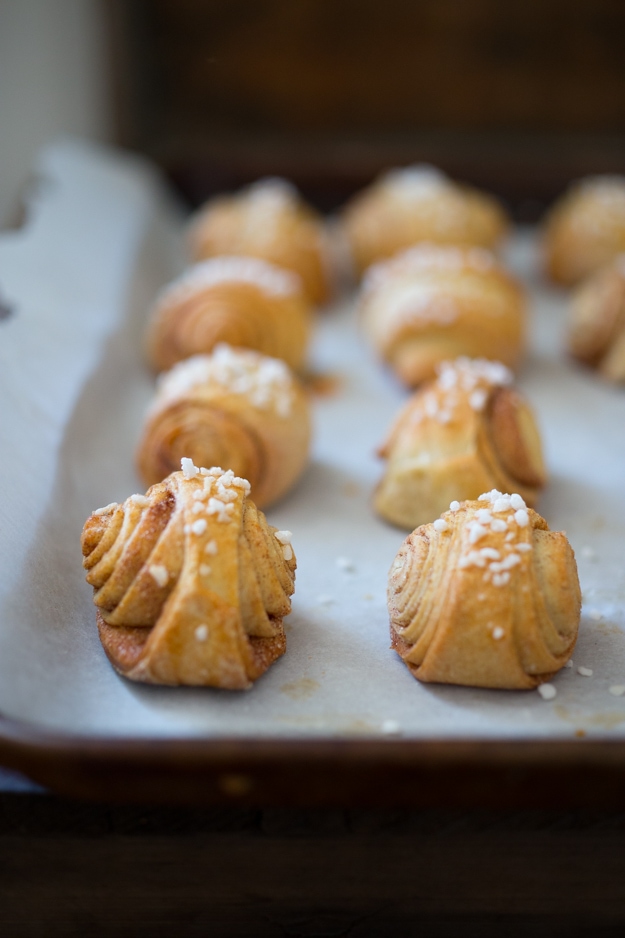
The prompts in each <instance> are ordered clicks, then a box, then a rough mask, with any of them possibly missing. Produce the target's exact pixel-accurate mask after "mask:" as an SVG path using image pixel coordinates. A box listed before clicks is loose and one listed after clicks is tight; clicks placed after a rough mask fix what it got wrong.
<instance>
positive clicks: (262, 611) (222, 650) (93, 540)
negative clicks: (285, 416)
mask: <svg viewBox="0 0 625 938" xmlns="http://www.w3.org/2000/svg"><path fill="white" fill-rule="evenodd" d="M248 493H249V483H248V482H247V481H246V480H245V479H240V478H237V477H236V476H235V475H234V473H233V472H223V471H222V470H221V469H210V470H206V469H201V470H198V469H197V468H196V467H195V466H193V464H192V462H191V460H190V459H185V460H183V471H182V472H174V473H172V475H170V476H169V477H168V478H167V479H165V480H164V481H163V482H161V483H159V484H158V485H154V486H152V488H151V489H149V490H148V492H147V495H131V497H130V498H128V499H126V501H125V502H124V503H123V505H117V504H113V505H108V506H107V507H106V508H101V509H99V510H98V511H96V512H94V513H93V514H92V515H91V517H90V518H88V519H87V522H86V523H85V526H84V529H83V533H82V552H83V558H84V559H83V566H84V567H85V569H86V570H87V582H88V583H89V584H91V586H93V587H94V590H95V595H94V597H93V601H94V603H95V605H96V607H97V613H96V616H97V622H98V630H99V633H100V639H101V641H102V645H103V646H104V650H105V651H106V654H107V655H108V657H109V659H110V661H111V662H112V664H113V666H114V667H115V668H116V670H117V671H119V673H120V674H123V675H124V676H125V677H128V678H131V679H132V680H134V681H144V682H147V683H150V684H200V685H206V686H211V687H223V688H227V689H229V690H239V689H244V688H246V687H249V686H250V684H251V683H252V681H254V680H256V678H258V677H259V676H260V675H261V674H263V672H264V671H266V670H267V668H268V667H269V665H270V664H271V663H272V662H273V661H275V659H276V658H278V657H280V655H282V654H284V652H285V650H286V641H285V637H284V629H283V626H282V619H283V617H284V616H286V615H288V614H289V612H290V611H291V602H290V599H289V597H290V596H291V594H292V593H293V590H294V582H295V567H296V563H295V556H294V554H293V550H292V548H291V546H290V537H291V536H290V532H288V531H276V529H275V528H273V527H271V525H268V524H267V522H266V520H265V516H264V515H263V513H262V512H260V511H258V510H257V508H256V506H255V505H254V503H253V502H252V501H251V499H249V498H248V497H247V494H248Z"/></svg>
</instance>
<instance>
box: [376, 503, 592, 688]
mask: <svg viewBox="0 0 625 938" xmlns="http://www.w3.org/2000/svg"><path fill="white" fill-rule="evenodd" d="M454 508H455V510H453V511H452V510H450V511H447V512H445V513H444V515H443V516H442V518H439V519H438V520H437V521H435V522H434V523H432V524H425V525H422V526H421V527H419V528H417V529H416V531H413V532H412V534H410V535H409V536H408V537H407V538H406V540H405V541H404V543H403V545H402V547H401V548H400V550H399V553H398V554H397V557H396V558H395V560H394V562H393V565H392V567H391V570H390V573H389V584H388V607H389V615H390V626H391V641H392V647H393V648H394V649H395V650H396V651H397V652H398V654H399V655H400V656H401V657H402V659H403V660H404V661H405V662H406V664H407V665H408V667H409V668H410V670H411V671H412V673H413V675H414V676H415V677H416V678H418V680H420V681H426V682H439V683H442V684H464V685H468V686H472V687H499V688H508V689H510V690H515V689H523V688H532V687H536V686H537V685H538V684H542V683H543V682H545V681H548V680H549V678H551V677H552V676H553V675H554V674H555V673H556V671H558V670H559V669H560V668H561V667H563V665H565V664H566V662H567V661H568V659H569V658H570V656H571V653H572V651H573V647H574V645H575V641H576V638H577V630H578V627H579V619H580V613H581V592H580V587H579V580H578V577H577V567H576V564H575V555H574V553H573V550H572V549H571V546H570V544H569V542H568V541H567V539H566V536H565V535H564V534H563V533H559V532H555V531H550V530H549V527H548V525H547V523H546V522H545V520H544V519H543V518H541V516H540V515H538V514H536V512H535V511H532V509H527V508H526V507H525V505H524V502H523V499H522V498H521V497H520V496H519V495H516V494H515V495H512V496H510V495H502V494H501V492H496V491H494V492H489V493H487V494H486V495H482V496H480V498H479V499H478V500H477V501H465V502H462V503H461V504H460V505H457V504H456V505H455V506H454Z"/></svg>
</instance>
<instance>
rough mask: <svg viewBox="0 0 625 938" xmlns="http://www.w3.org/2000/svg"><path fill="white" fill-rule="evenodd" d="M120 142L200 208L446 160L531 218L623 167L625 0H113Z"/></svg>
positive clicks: (351, 187) (352, 186)
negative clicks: (245, 195) (262, 190)
mask: <svg viewBox="0 0 625 938" xmlns="http://www.w3.org/2000/svg"><path fill="white" fill-rule="evenodd" d="M106 6H107V11H108V24H107V25H108V28H109V29H110V40H111V47H110V48H111V55H112V64H113V68H112V77H113V79H114V89H115V97H114V102H115V107H114V127H115V136H116V138H117V140H118V141H119V142H120V143H122V144H123V145H125V146H130V147H133V148H137V149H139V150H141V151H143V152H145V153H147V154H149V155H150V156H151V157H153V158H154V159H155V160H156V161H157V162H158V163H160V164H161V165H162V166H163V167H164V168H165V169H166V171H167V173H168V174H169V175H170V176H171V178H172V179H173V180H174V181H175V183H176V184H177V185H178V186H179V188H180V189H181V190H182V192H183V193H184V195H185V196H186V197H187V199H188V200H189V201H190V202H191V203H193V204H195V203H197V202H198V201H200V200H201V199H203V198H205V197H206V196H207V195H209V194H210V193H212V192H214V191H215V190H217V189H220V188H224V187H225V188H230V187H234V186H238V185H240V184H241V183H244V182H248V181H249V180H251V179H254V178H256V177H258V176H259V175H263V174H267V173H270V174H279V175H285V176H288V177H289V178H291V179H293V180H294V181H295V182H296V183H297V184H298V185H299V186H300V187H301V188H302V190H303V191H304V193H305V194H306V195H307V196H308V197H309V198H310V199H311V200H312V201H314V202H315V203H316V204H317V205H319V206H320V207H322V208H326V209H330V208H334V207H335V206H336V205H338V204H339V203H340V202H341V201H342V200H344V199H345V198H346V197H347V196H348V195H350V194H351V193H352V192H353V191H355V190H356V189H357V188H358V187H360V186H362V185H363V184H365V183H366V182H368V181H369V180H370V179H371V177H372V176H373V175H374V174H376V173H377V172H379V171H380V170H381V169H383V168H385V167H390V166H394V165H400V164H406V163H410V162H413V161H427V162H431V163H434V164H436V165H437V166H440V167H441V168H443V169H444V170H446V171H447V172H449V173H450V174H452V175H454V176H457V177H458V178H461V179H463V180H465V181H468V182H472V183H474V184H476V185H479V186H483V187H484V188H486V189H490V190H492V191H494V192H496V193H498V194H499V195H500V196H503V197H504V198H505V199H506V201H507V202H508V203H509V205H510V206H511V207H512V209H513V210H514V211H515V213H516V215H517V217H519V216H520V217H522V218H533V217H536V216H537V215H538V214H539V213H540V211H541V209H542V208H543V207H544V205H545V204H547V203H548V202H549V201H551V200H552V199H553V198H554V197H555V196H556V195H557V194H558V193H559V192H560V191H561V190H562V189H563V187H564V186H565V185H566V184H567V183H568V182H569V181H570V180H571V179H574V178H576V177H578V176H580V175H584V174H588V173H595V172H623V171H625V126H624V124H623V118H624V116H625V3H623V2H622V0H620V2H619V0H592V2H590V0H524V2H502V0H290V2H289V0H203V2H202V0H117V2H115V3H112V4H107V5H106Z"/></svg>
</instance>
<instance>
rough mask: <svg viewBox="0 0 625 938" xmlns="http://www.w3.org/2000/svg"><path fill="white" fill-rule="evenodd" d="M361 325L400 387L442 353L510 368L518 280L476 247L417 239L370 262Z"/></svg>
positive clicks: (521, 308)
mask: <svg viewBox="0 0 625 938" xmlns="http://www.w3.org/2000/svg"><path fill="white" fill-rule="evenodd" d="M360 313H361V320H362V324H363V328H364V331H365V333H366V334H367V336H368V338H369V340H370V342H371V344H372V345H373V347H374V348H375V349H376V351H377V352H378V354H379V355H380V357H381V358H382V359H383V360H384V361H385V362H386V363H387V364H388V365H390V367H391V368H392V370H393V371H394V372H395V373H396V374H397V376H398V377H399V379H400V380H401V381H402V382H403V383H404V384H406V385H407V386H408V387H415V386H417V385H418V384H421V383H422V382H424V381H430V380H432V379H433V378H434V377H435V376H436V368H437V366H438V364H439V363H440V362H442V361H447V360H453V359H455V358H457V357H459V356H462V355H466V356H469V357H483V358H488V359H490V360H492V361H500V362H503V363H504V364H505V365H507V366H508V367H509V368H512V369H516V368H517V367H518V365H519V364H520V361H521V358H522V356H523V353H524V351H525V332H526V323H525V302H524V296H523V293H522V290H521V288H520V286H519V285H518V284H517V283H516V281H514V280H513V279H512V277H511V276H510V275H509V274H508V273H507V272H506V271H505V270H504V268H503V267H501V266H500V265H499V264H497V263H496V261H495V259H494V258H493V256H492V255H491V254H490V253H489V252H487V251H483V250H479V249H476V248H468V249H463V248H444V247H437V246H435V245H420V246H418V247H415V248H410V249H409V250H408V251H405V252H404V253H403V254H398V255H397V256H396V257H395V258H393V259H392V260H390V261H387V262H385V263H381V264H377V265H375V266H374V267H372V268H371V270H370V272H369V274H368V275H367V278H366V279H365V283H364V289H363V292H362V296H361V302H360Z"/></svg>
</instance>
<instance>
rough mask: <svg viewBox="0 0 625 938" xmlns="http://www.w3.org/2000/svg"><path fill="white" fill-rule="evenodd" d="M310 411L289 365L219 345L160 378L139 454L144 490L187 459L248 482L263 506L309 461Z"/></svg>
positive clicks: (280, 493)
mask: <svg viewBox="0 0 625 938" xmlns="http://www.w3.org/2000/svg"><path fill="white" fill-rule="evenodd" d="M310 435H311V429H310V409H309V404H308V399H307V397H306V394H305V392H304V390H303V388H302V386H301V384H300V383H299V381H298V380H297V379H296V378H295V377H294V375H293V374H292V372H291V371H290V370H289V368H288V367H287V366H286V365H285V364H284V362H281V361H278V360H277V359H274V358H269V357H267V356H265V355H261V354H259V353H257V352H252V351H249V350H247V349H233V348H230V346H227V345H219V346H217V347H216V348H215V350H214V351H213V353H212V354H211V355H196V356H194V357H193V358H189V359H187V360H186V361H184V362H179V363H178V364H177V365H175V366H174V367H173V368H172V370H171V371H169V372H167V373H165V374H164V375H162V376H161V379H160V384H159V389H158V392H157V395H156V397H155V400H154V402H153V404H152V407H151V409H150V411H149V413H148V416H147V420H146V423H145V426H144V429H143V434H142V437H141V440H140V443H139V447H138V450H137V466H138V470H139V473H140V475H141V478H142V479H143V481H144V483H145V484H146V485H153V484H154V483H155V482H159V481H161V479H163V478H165V476H167V475H169V474H170V472H172V471H174V470H175V468H176V466H179V465H180V460H181V459H182V457H183V456H190V457H191V458H192V459H193V460H194V462H195V463H196V464H197V465H203V466H206V465H209V466H213V465H215V466H217V465H218V466H223V467H224V468H225V469H232V470H233V471H234V472H235V474H236V475H238V476H242V477H243V478H245V479H248V480H249V482H250V484H251V485H252V491H253V492H254V499H255V501H256V503H257V504H258V505H259V506H261V507H265V506H266V505H268V504H270V503H271V502H274V501H276V500H277V499H279V498H281V497H282V496H283V495H285V494H286V492H287V491H288V490H289V489H290V488H291V487H292V486H293V485H294V484H295V482H296V481H297V479H298V478H299V476H300V475H301V473H302V472H303V470H304V468H305V466H306V463H307V461H308V453H309V447H310Z"/></svg>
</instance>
